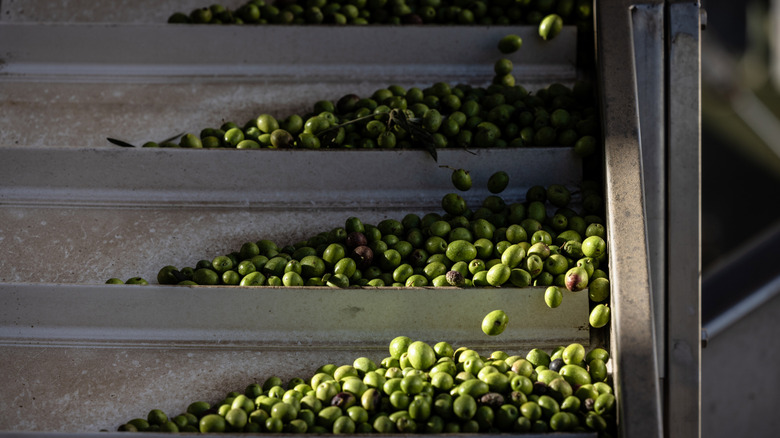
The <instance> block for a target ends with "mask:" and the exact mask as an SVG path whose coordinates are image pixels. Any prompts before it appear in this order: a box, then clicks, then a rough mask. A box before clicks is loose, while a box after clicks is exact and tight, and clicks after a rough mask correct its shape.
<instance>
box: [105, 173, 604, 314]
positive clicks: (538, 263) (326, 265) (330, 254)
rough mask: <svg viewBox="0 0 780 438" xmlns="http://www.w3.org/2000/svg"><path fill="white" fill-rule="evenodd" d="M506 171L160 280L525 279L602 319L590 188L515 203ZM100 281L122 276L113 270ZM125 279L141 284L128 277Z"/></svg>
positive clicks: (597, 220)
mask: <svg viewBox="0 0 780 438" xmlns="http://www.w3.org/2000/svg"><path fill="white" fill-rule="evenodd" d="M451 179H452V182H453V185H454V186H455V187H456V188H457V189H458V190H461V191H463V190H469V189H470V188H471V175H470V174H469V172H468V171H466V170H464V169H454V170H452V174H451ZM508 183H509V175H508V174H507V173H506V172H504V171H498V172H496V173H494V174H493V175H491V177H490V178H489V179H488V182H487V188H488V190H489V191H490V192H491V194H490V195H488V196H487V197H486V198H485V199H484V200H483V202H482V204H481V205H480V206H478V207H477V208H474V209H472V208H469V207H468V206H467V205H466V201H465V200H464V198H463V197H462V196H461V195H460V194H459V193H457V192H451V193H447V194H446V195H444V196H443V198H442V201H441V205H442V209H443V212H430V213H427V214H424V215H423V216H420V215H418V214H415V213H409V214H407V215H405V216H404V217H403V218H401V219H400V220H398V219H392V218H388V219H383V220H381V221H380V222H379V223H377V224H376V225H373V224H368V223H363V221H361V220H360V219H359V218H357V217H354V216H353V217H349V218H347V219H346V221H345V223H344V226H340V227H336V228H333V229H331V230H327V231H323V232H320V233H318V234H317V235H314V236H311V237H310V238H308V239H305V240H302V241H300V242H296V243H294V244H290V245H281V246H280V245H278V244H277V243H276V242H274V241H272V240H269V239H261V240H258V241H248V242H245V243H244V244H242V245H241V247H240V248H239V249H238V250H237V251H233V252H231V253H229V254H222V255H217V256H216V257H213V258H209V259H202V260H200V261H198V262H197V263H196V264H195V266H194V267H184V268H181V269H179V268H177V267H175V266H172V265H167V266H164V267H163V268H162V269H160V271H159V273H158V275H157V281H158V283H159V284H170V285H227V286H229V285H236V286H239V285H240V286H292V287H303V286H329V287H337V288H346V287H353V286H354V287H382V286H393V287H425V286H434V287H440V286H455V287H502V286H503V287H518V288H522V287H529V286H544V287H546V288H547V291H546V293H545V302H546V303H547V305H548V306H549V307H552V308H554V307H558V306H559V305H560V303H561V300H562V296H563V294H562V290H563V289H568V290H569V291H573V292H579V291H583V290H585V289H588V292H587V293H588V295H589V298H590V302H591V303H592V304H593V306H594V308H593V313H592V314H591V321H590V322H591V325H592V326H593V327H596V328H599V327H602V326H604V325H606V323H607V322H608V321H609V308H608V307H606V305H605V304H601V303H604V302H606V300H607V299H608V298H609V291H610V284H609V280H608V270H607V255H606V230H605V227H604V223H603V220H602V219H601V218H602V217H603V216H602V215H601V210H602V208H603V206H602V204H603V202H602V198H601V195H600V194H599V191H598V187H597V185H596V184H594V183H592V182H584V183H583V184H582V187H580V189H579V193H580V195H581V197H582V211H581V212H577V211H575V210H574V209H572V208H571V207H570V202H571V198H572V192H571V191H570V190H569V189H568V188H566V187H565V186H563V185H558V184H554V185H550V186H549V187H547V188H545V187H542V186H533V187H531V188H530V189H529V190H528V192H527V194H526V198H525V201H524V202H520V201H515V202H507V201H506V200H505V199H504V198H502V197H501V196H500V195H499V194H500V193H501V192H502V191H504V189H505V188H506V187H507V185H508ZM107 283H117V284H121V283H123V282H122V280H120V279H117V278H112V279H109V280H108V281H107ZM126 283H130V284H148V282H147V281H146V280H144V279H143V278H138V277H134V278H131V279H129V280H128V281H127V282H126Z"/></svg>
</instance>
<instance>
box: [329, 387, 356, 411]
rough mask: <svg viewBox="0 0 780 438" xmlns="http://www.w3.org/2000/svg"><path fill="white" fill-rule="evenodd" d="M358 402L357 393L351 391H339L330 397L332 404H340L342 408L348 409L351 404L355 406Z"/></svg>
mask: <svg viewBox="0 0 780 438" xmlns="http://www.w3.org/2000/svg"><path fill="white" fill-rule="evenodd" d="M355 403H357V399H356V398H355V395H354V394H352V393H351V392H345V391H342V392H339V393H338V394H336V395H334V396H333V398H331V399H330V405H331V406H338V407H340V408H341V409H342V410H347V408H349V407H350V406H354V405H355Z"/></svg>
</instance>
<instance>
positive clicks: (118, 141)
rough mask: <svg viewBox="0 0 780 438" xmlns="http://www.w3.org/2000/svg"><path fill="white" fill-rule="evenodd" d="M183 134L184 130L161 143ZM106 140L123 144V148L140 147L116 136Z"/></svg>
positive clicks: (118, 144) (119, 144)
mask: <svg viewBox="0 0 780 438" xmlns="http://www.w3.org/2000/svg"><path fill="white" fill-rule="evenodd" d="M182 135H184V133H183V132H182V133H179V134H176V135H174V136H173V137H170V138H166V139H165V140H163V141H160V142H159V143H167V142H169V141H173V140H176V139H177V138H179V137H181V136H182ZM106 140H108V142H109V143H112V144H115V145H117V146H122V147H123V148H136V147H138V146H136V145H133V144H130V143H128V142H126V141H124V140H119V139H116V138H111V137H107V138H106Z"/></svg>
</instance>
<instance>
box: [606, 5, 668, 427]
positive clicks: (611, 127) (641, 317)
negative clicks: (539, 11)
mask: <svg viewBox="0 0 780 438" xmlns="http://www.w3.org/2000/svg"><path fill="white" fill-rule="evenodd" d="M631 5H632V2H630V1H615V2H599V3H598V5H597V6H598V7H597V8H596V15H595V19H596V47H597V48H596V53H597V65H598V78H599V87H600V90H601V97H602V99H603V102H602V112H603V117H602V120H603V123H604V160H605V161H604V172H605V181H606V184H605V186H606V196H607V199H609V202H608V204H607V223H608V230H609V242H610V243H609V249H608V250H609V254H610V255H609V263H610V272H611V275H610V281H611V283H612V284H611V286H612V295H611V304H612V323H611V345H610V347H611V351H612V352H613V355H614V358H615V359H614V360H615V363H614V364H613V365H614V380H615V391H616V396H617V401H618V428H619V433H620V435H621V436H625V437H632V438H636V437H660V436H662V435H663V426H662V416H661V403H660V383H659V380H658V374H659V373H658V365H657V355H656V341H655V330H654V325H655V324H654V322H653V303H652V293H651V285H650V273H649V263H648V242H647V229H646V224H645V220H644V218H645V213H646V212H645V208H644V207H645V206H644V198H643V192H644V186H643V180H642V158H641V147H640V139H639V120H638V117H639V115H638V108H637V100H636V99H637V97H636V95H637V86H636V72H635V67H636V66H635V64H634V62H633V61H634V60H635V53H634V45H633V34H632V28H631V24H632V23H631V16H630V8H631Z"/></svg>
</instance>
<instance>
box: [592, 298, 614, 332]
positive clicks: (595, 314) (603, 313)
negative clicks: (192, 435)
mask: <svg viewBox="0 0 780 438" xmlns="http://www.w3.org/2000/svg"><path fill="white" fill-rule="evenodd" d="M609 314H610V309H609V307H608V306H607V305H606V304H598V305H596V307H594V308H593V310H591V312H590V315H589V316H588V322H589V323H590V325H591V327H594V328H601V327H604V326H605V325H607V323H608V322H609Z"/></svg>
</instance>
